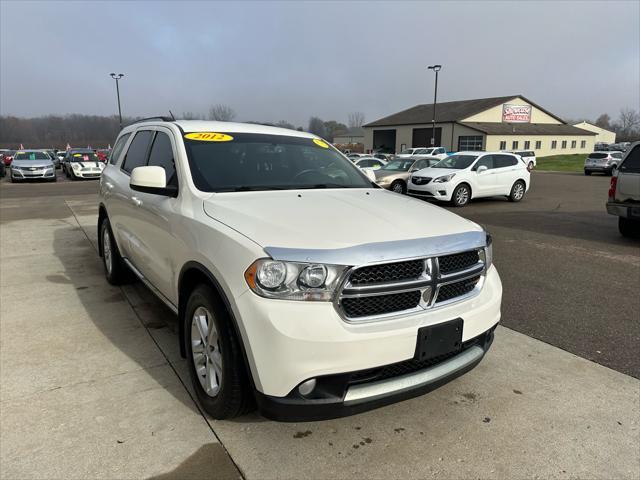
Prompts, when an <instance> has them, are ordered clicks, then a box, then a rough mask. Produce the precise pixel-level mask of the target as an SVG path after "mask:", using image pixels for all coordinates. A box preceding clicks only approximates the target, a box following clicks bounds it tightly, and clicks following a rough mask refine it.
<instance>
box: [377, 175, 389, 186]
mask: <svg viewBox="0 0 640 480" xmlns="http://www.w3.org/2000/svg"><path fill="white" fill-rule="evenodd" d="M390 181H391V178H390V177H382V178H379V179H378V182H377V183H378V184H379V185H386V184H387V183H389V182H390Z"/></svg>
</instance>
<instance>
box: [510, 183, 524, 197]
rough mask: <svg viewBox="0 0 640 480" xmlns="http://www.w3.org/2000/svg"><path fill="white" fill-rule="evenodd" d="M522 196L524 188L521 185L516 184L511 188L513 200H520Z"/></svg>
mask: <svg viewBox="0 0 640 480" xmlns="http://www.w3.org/2000/svg"><path fill="white" fill-rule="evenodd" d="M523 195H524V186H523V185H522V184H521V183H516V184H515V185H514V187H513V198H514V199H516V200H520V199H521V198H522V197H523Z"/></svg>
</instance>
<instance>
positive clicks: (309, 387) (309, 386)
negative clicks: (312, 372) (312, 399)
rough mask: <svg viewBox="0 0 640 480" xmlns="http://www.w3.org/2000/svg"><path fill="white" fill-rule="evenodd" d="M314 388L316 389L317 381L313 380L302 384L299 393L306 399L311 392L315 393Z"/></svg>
mask: <svg viewBox="0 0 640 480" xmlns="http://www.w3.org/2000/svg"><path fill="white" fill-rule="evenodd" d="M314 388H316V379H315V378H312V379H311V380H307V381H306V382H304V383H301V384H300V386H299V387H298V392H299V393H300V395H302V396H304V397H306V396H307V395H309V394H310V393H311V392H313V389H314Z"/></svg>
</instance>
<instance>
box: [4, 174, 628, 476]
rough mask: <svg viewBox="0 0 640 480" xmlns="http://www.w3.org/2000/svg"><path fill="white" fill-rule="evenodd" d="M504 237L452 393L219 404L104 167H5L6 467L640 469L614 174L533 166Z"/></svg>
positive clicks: (491, 209) (371, 471)
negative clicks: (104, 193) (152, 283)
mask: <svg viewBox="0 0 640 480" xmlns="http://www.w3.org/2000/svg"><path fill="white" fill-rule="evenodd" d="M533 182H534V183H533V184H534V186H533V188H532V190H531V191H530V192H529V195H528V196H527V197H526V198H525V200H523V201H522V202H521V203H520V204H515V205H514V204H511V203H509V202H507V201H503V200H501V199H491V200H483V201H477V202H473V203H472V204H471V205H470V206H468V207H466V208H464V209H456V213H459V214H461V215H462V216H465V217H467V218H470V219H472V220H474V221H476V222H478V223H481V224H482V225H484V226H485V227H486V228H487V229H488V230H489V231H490V232H491V233H492V234H493V236H494V242H495V244H494V245H495V246H494V255H495V264H496V266H497V267H498V269H499V271H500V274H501V277H502V281H503V285H504V299H503V320H502V327H501V328H499V329H498V330H497V336H496V341H495V343H494V346H493V348H492V350H491V351H490V353H489V354H488V355H487V358H485V360H484V361H483V362H482V363H481V364H480V366H479V367H477V368H476V369H475V370H474V371H473V372H471V373H469V374H468V375H465V376H463V377H461V378H459V379H457V380H456V381H454V382H452V383H451V384H448V385H446V386H444V387H442V388H440V389H439V390H437V391H435V392H433V393H431V394H429V395H426V396H424V397H420V398H416V399H413V400H409V401H406V402H402V403H399V404H395V405H392V406H389V407H386V408H383V409H379V410H375V411H372V412H368V413H365V414H361V415H357V416H354V417H349V418H345V419H338V420H331V421H326V422H312V423H299V424H295V423H294V424H283V423H275V422H270V421H266V420H264V419H262V418H261V417H259V416H258V415H256V414H251V415H248V416H246V417H243V418H241V419H238V420H236V421H213V420H211V419H208V418H205V417H203V415H202V414H201V412H200V411H199V410H198V408H197V406H196V405H195V404H194V402H193V400H192V396H191V393H190V391H189V387H188V385H189V383H188V375H187V372H186V365H185V363H184V361H183V360H182V359H180V357H179V352H178V348H177V337H176V334H175V333H174V331H175V325H174V321H173V319H172V316H171V314H170V313H169V312H168V311H167V310H166V309H165V308H164V306H163V305H162V304H160V302H158V301H157V300H156V299H155V298H153V297H152V296H151V294H150V293H149V292H148V291H147V290H146V289H145V288H144V287H142V286H141V285H139V284H134V285H130V286H127V287H124V288H122V289H119V288H114V287H111V286H110V285H108V284H107V283H106V281H105V280H104V277H103V273H102V265H101V263H100V261H99V258H98V257H97V255H96V250H95V243H96V238H95V236H96V233H95V222H96V217H97V208H96V203H95V192H96V188H97V182H94V181H81V182H67V181H63V182H58V183H51V184H9V183H7V182H6V179H4V180H2V181H0V225H1V229H0V257H1V258H2V269H1V272H0V286H1V287H2V293H1V300H2V302H1V306H0V314H1V316H0V318H1V323H0V327H1V328H0V345H1V349H0V356H1V365H2V368H1V369H0V403H1V405H2V408H1V411H0V416H1V419H2V421H1V422H0V434H1V435H0V437H1V438H2V440H1V441H0V461H1V465H2V469H1V471H0V473H1V474H2V475H0V476H2V478H63V477H64V478H88V477H91V478H140V477H154V478H203V477H209V478H241V477H243V478H299V477H301V476H305V477H309V478H329V477H332V478H346V477H354V476H355V477H371V478H389V477H392V478H397V477H412V478H425V477H427V478H436V477H437V478H442V477H445V478H452V477H455V478H523V477H535V476H539V477H543V478H576V477H582V478H585V477H588V478H634V479H636V478H639V477H640V454H639V453H638V452H640V430H639V424H640V382H639V381H638V378H640V359H639V358H638V355H637V351H638V345H639V344H640V322H639V320H640V296H639V295H638V293H637V288H638V285H639V283H640V243H638V242H637V241H631V240H626V239H623V238H622V237H620V236H619V234H618V232H617V226H616V219H615V218H614V217H611V216H608V215H607V214H606V212H605V208H604V202H605V201H606V193H607V188H608V183H609V179H608V178H605V177H597V176H594V177H584V176H581V175H570V174H551V173H534V176H533Z"/></svg>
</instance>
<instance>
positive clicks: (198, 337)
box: [191, 307, 222, 397]
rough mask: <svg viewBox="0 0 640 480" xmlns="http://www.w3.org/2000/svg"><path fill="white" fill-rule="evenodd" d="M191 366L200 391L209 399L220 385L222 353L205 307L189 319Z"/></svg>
mask: <svg viewBox="0 0 640 480" xmlns="http://www.w3.org/2000/svg"><path fill="white" fill-rule="evenodd" d="M191 351H192V353H193V365H194V368H195V371H196V375H197V377H198V380H199V381H200V385H201V386H202V389H203V390H204V391H205V392H206V394H207V395H209V396H210V397H215V396H216V395H218V392H220V386H221V385H222V353H221V351H220V342H219V335H218V330H217V329H216V324H215V322H214V320H213V316H212V315H211V313H210V312H209V310H207V309H206V308H205V307H198V308H196V310H195V312H193V317H192V319H191Z"/></svg>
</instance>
